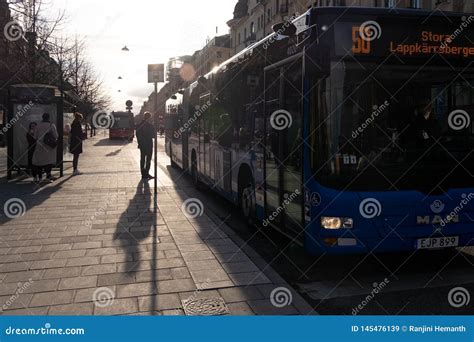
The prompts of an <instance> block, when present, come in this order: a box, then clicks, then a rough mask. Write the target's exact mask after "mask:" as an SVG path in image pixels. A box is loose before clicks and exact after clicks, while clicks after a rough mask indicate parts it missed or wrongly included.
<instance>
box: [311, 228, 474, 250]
mask: <svg viewBox="0 0 474 342" xmlns="http://www.w3.org/2000/svg"><path fill="white" fill-rule="evenodd" d="M457 236H458V237H459V246H458V248H459V247H467V246H474V233H466V234H461V235H457ZM433 237H442V236H433ZM420 238H422V237H420ZM420 238H418V237H417V238H413V237H409V238H407V237H401V236H397V235H391V236H387V237H386V238H384V239H381V238H380V237H373V238H367V237H363V238H360V239H358V238H357V237H354V236H350V237H348V236H347V237H342V238H337V239H336V240H337V241H336V243H335V244H332V243H334V241H329V240H325V239H314V238H309V239H307V240H306V249H307V251H308V252H309V253H310V254H313V255H319V254H322V253H326V254H336V255H337V254H367V253H389V252H407V251H416V250H418V240H419V239H420ZM426 238H430V236H426ZM439 249H440V248H438V250H439ZM431 250H436V249H431Z"/></svg>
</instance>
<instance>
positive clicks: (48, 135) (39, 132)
mask: <svg viewBox="0 0 474 342" xmlns="http://www.w3.org/2000/svg"><path fill="white" fill-rule="evenodd" d="M58 138H59V135H58V130H57V129H56V126H55V125H54V124H53V123H51V122H50V115H49V113H44V114H43V117H42V121H41V122H40V123H39V124H38V126H36V129H35V132H34V139H35V140H36V149H35V153H34V155H33V166H34V168H33V169H34V170H35V171H34V174H33V177H34V180H35V182H40V181H41V180H42V175H43V171H44V172H45V173H46V178H47V180H48V182H49V183H52V182H53V178H52V176H51V169H52V168H53V166H54V165H55V164H56V157H57V145H58Z"/></svg>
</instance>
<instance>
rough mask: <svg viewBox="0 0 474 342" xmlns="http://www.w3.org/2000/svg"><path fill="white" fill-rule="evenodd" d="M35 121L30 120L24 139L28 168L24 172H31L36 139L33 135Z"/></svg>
mask: <svg viewBox="0 0 474 342" xmlns="http://www.w3.org/2000/svg"><path fill="white" fill-rule="evenodd" d="M36 126H37V124H36V122H30V125H29V126H28V133H26V140H27V141H28V169H27V170H26V173H28V174H33V173H34V171H33V155H34V153H35V148H36V139H35V137H34V135H35V130H36Z"/></svg>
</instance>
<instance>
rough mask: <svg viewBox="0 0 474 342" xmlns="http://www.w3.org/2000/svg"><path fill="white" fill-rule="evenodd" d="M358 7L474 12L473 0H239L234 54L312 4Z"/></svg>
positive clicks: (231, 24)
mask: <svg viewBox="0 0 474 342" xmlns="http://www.w3.org/2000/svg"><path fill="white" fill-rule="evenodd" d="M311 6H314V7H319V6H359V7H387V8H415V9H424V10H440V11H456V12H468V13H473V12H474V0H239V1H238V2H237V4H236V6H235V9H234V16H233V18H232V19H231V20H229V21H228V22H227V25H228V26H229V28H230V38H231V40H230V41H231V47H232V50H233V53H234V54H235V53H238V52H239V51H242V50H243V49H245V48H246V47H248V46H249V45H251V44H253V43H254V42H256V41H259V40H260V39H262V38H263V37H265V36H267V35H268V34H270V33H272V32H273V31H272V26H273V25H275V24H277V23H281V22H283V21H285V20H288V18H291V17H293V16H296V15H298V14H303V13H304V12H305V11H306V10H307V9H308V8H309V7H311Z"/></svg>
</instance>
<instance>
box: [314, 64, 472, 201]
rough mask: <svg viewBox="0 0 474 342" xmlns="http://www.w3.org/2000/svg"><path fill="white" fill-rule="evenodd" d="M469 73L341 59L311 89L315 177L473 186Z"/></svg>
mask: <svg viewBox="0 0 474 342" xmlns="http://www.w3.org/2000/svg"><path fill="white" fill-rule="evenodd" d="M473 85H474V74H472V71H471V72H470V73H469V72H466V71H463V70H455V69H453V68H451V67H449V66H446V67H440V66H436V67H434V66H429V65H425V66H417V67H409V66H379V65H375V64H374V65H360V64H358V63H347V62H345V63H339V64H338V65H337V66H334V67H333V69H332V73H331V75H330V77H329V78H328V79H327V80H326V82H325V83H324V84H322V85H319V86H318V87H315V90H314V92H315V93H314V94H313V101H314V102H315V103H316V105H313V112H314V113H313V114H314V115H313V118H314V120H315V123H314V124H313V125H312V127H313V132H312V134H314V136H313V137H312V138H311V141H312V145H313V151H314V153H315V155H314V156H313V168H314V172H315V175H316V178H317V179H318V180H319V181H320V182H321V183H323V185H327V186H330V187H333V188H337V189H347V190H351V189H352V190H361V191H362V190H364V191H370V190H403V189H413V190H420V191H424V192H434V191H436V192H439V191H447V190H449V189H452V188H462V187H467V186H471V185H472V181H473V179H472V174H473V173H474V167H473V166H474V155H473V150H474V135H473V133H474V131H473V117H472V113H473V112H474V111H473V103H474V102H473V101H474V90H473V89H474V88H473Z"/></svg>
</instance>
